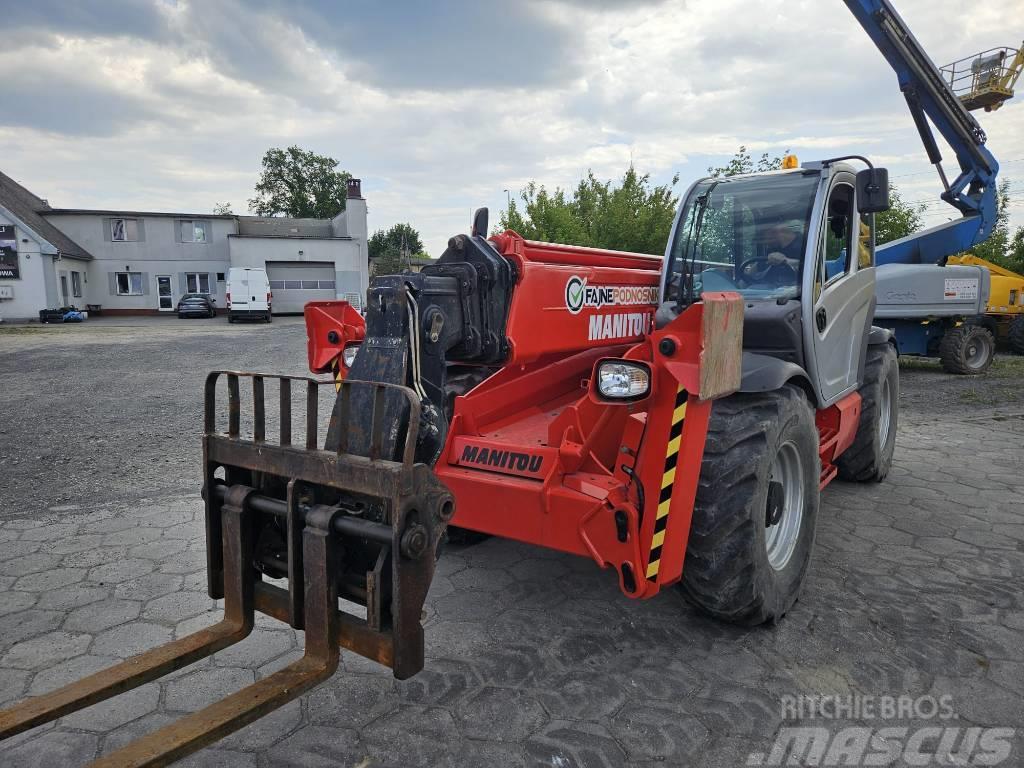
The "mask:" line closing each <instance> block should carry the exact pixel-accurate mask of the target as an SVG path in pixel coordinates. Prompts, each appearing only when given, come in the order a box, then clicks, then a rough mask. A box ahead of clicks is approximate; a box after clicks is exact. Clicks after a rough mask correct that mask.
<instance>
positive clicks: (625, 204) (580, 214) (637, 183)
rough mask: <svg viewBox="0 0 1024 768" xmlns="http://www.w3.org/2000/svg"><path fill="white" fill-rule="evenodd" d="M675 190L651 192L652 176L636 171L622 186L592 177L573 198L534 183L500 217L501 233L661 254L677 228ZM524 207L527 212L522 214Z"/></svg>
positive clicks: (666, 187) (662, 188)
mask: <svg viewBox="0 0 1024 768" xmlns="http://www.w3.org/2000/svg"><path fill="white" fill-rule="evenodd" d="M678 181H679V177H678V176H675V177H673V179H672V183H671V184H665V185H661V186H651V183H650V174H644V175H642V176H641V175H640V174H638V173H637V172H636V169H635V168H633V167H632V166H630V167H629V169H628V170H627V171H626V172H625V174H623V176H622V180H621V181H620V182H618V183H613V182H612V181H611V180H609V181H599V180H598V179H597V178H596V177H595V176H594V173H593V171H588V172H587V175H586V177H585V178H583V179H581V180H580V182H579V184H577V185H576V189H575V190H573V192H572V194H571V196H570V195H569V194H568V193H567V192H566V191H565V190H563V189H560V188H557V187H556V188H555V190H554V192H549V191H548V190H547V189H546V188H545V187H544V186H538V185H537V183H536V182H532V181H531V182H530V183H529V184H527V185H526V187H525V188H524V189H523V190H521V191H520V193H519V199H518V201H517V200H511V201H509V204H508V207H507V208H506V209H505V210H504V211H502V213H501V215H500V216H499V227H498V229H499V230H504V229H512V230H515V231H516V232H518V233H519V234H521V235H522V236H523V237H525V238H527V239H528V240H542V241H545V242H556V243H567V244H569V245H584V246H591V247H596V248H611V249H613V250H618V251H635V252H638V253H653V254H661V253H663V252H664V250H665V243H666V242H667V241H668V234H669V231H670V230H671V228H672V219H673V217H674V215H675V208H676V203H677V198H676V197H675V196H674V195H673V194H672V188H673V187H674V186H675V185H676V183H677V182H678ZM520 204H521V205H522V210H520Z"/></svg>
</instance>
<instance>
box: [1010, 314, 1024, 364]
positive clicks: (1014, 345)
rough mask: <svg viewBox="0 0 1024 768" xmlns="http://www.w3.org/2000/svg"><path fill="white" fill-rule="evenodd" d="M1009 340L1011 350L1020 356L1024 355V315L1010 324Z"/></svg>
mask: <svg viewBox="0 0 1024 768" xmlns="http://www.w3.org/2000/svg"><path fill="white" fill-rule="evenodd" d="M1007 339H1008V340H1009V342H1010V349H1012V350H1013V351H1014V352H1016V353H1017V354H1018V355H1024V315H1021V316H1020V317H1015V318H1014V319H1013V322H1012V323H1010V331H1009V333H1008V334H1007Z"/></svg>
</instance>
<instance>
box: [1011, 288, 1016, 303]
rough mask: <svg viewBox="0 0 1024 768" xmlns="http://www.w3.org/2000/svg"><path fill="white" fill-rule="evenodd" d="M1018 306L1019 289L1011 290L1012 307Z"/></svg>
mask: <svg viewBox="0 0 1024 768" xmlns="http://www.w3.org/2000/svg"><path fill="white" fill-rule="evenodd" d="M1016 305H1017V289H1016V288H1011V289H1010V306H1011V307H1013V306H1016Z"/></svg>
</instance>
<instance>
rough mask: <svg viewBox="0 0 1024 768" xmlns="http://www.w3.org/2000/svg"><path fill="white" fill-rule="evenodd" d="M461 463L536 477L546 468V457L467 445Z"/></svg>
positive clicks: (463, 450)
mask: <svg viewBox="0 0 1024 768" xmlns="http://www.w3.org/2000/svg"><path fill="white" fill-rule="evenodd" d="M459 463H460V464H477V465H479V466H482V467H493V468H494V469H506V470H514V471H516V472H528V473H530V474H533V475H535V474H537V473H539V472H540V468H541V467H542V466H544V457H543V456H538V455H537V454H534V453H519V452H518V451H501V450H498V449H497V448H480V447H478V446H475V445H467V446H465V447H464V448H463V449H462V458H461V459H459Z"/></svg>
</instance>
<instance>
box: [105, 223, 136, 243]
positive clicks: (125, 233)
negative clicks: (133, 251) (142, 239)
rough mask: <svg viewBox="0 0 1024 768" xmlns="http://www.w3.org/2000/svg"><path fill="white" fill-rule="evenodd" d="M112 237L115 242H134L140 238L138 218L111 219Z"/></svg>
mask: <svg viewBox="0 0 1024 768" xmlns="http://www.w3.org/2000/svg"><path fill="white" fill-rule="evenodd" d="M110 239H111V240H113V241H114V242H115V243H134V242H136V241H137V240H138V239H139V220H138V219H111V220H110Z"/></svg>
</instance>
